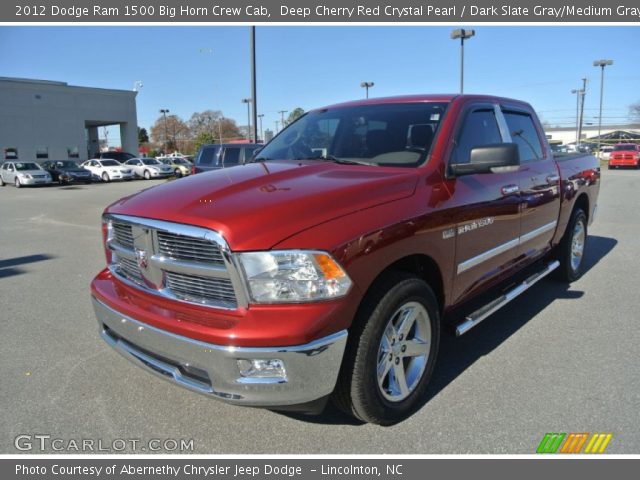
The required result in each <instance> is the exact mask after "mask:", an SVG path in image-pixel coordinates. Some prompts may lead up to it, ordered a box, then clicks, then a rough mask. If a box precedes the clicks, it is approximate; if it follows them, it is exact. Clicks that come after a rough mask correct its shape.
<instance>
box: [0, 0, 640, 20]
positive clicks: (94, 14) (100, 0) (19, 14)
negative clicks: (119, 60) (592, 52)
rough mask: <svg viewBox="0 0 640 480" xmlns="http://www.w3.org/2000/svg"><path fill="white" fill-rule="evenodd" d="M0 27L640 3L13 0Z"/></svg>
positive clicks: (475, 16)
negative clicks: (25, 24)
mask: <svg viewBox="0 0 640 480" xmlns="http://www.w3.org/2000/svg"><path fill="white" fill-rule="evenodd" d="M0 22H24V23H40V22H64V23H86V22H92V23H109V22H118V23H119V22H131V23H145V22H163V23H178V22H180V23H182V22H210V23H251V24H268V23H280V22H292V23H303V22H304V23H307V22H314V23H334V22H344V23H352V22H374V23H378V22H379V23H382V22H404V23H408V22H422V23H424V22H434V23H445V22H448V23H484V22H510V23H513V22H536V23H543V22H544V23H570V22H581V23H602V22H618V23H640V1H638V0H617V1H615V2H604V1H601V2H600V3H598V2H597V1H595V0H566V1H565V0H553V1H550V0H471V1H453V2H452V1H450V0H425V1H419V0H400V1H397V0H305V1H301V0H276V1H274V0H223V1H215V0H214V1H211V0H88V1H87V0H14V1H13V2H2V3H0Z"/></svg>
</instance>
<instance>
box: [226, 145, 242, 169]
mask: <svg viewBox="0 0 640 480" xmlns="http://www.w3.org/2000/svg"><path fill="white" fill-rule="evenodd" d="M239 162H240V149H239V148H227V149H225V151H224V166H225V167H231V166H233V165H237V164H238V163H239Z"/></svg>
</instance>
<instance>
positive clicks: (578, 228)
mask: <svg viewBox="0 0 640 480" xmlns="http://www.w3.org/2000/svg"><path fill="white" fill-rule="evenodd" d="M585 236H586V235H585V228H584V223H583V222H581V221H578V222H576V224H575V226H574V227H573V235H572V237H571V268H572V269H573V270H578V268H580V263H582V255H583V253H584V241H585Z"/></svg>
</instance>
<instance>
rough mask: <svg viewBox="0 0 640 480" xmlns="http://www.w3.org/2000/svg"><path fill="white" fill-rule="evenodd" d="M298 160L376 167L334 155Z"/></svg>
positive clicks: (368, 163)
mask: <svg viewBox="0 0 640 480" xmlns="http://www.w3.org/2000/svg"><path fill="white" fill-rule="evenodd" d="M296 160H326V161H329V162H334V163H339V164H341V165H369V166H370V165H374V164H373V163H370V162H363V161H359V160H346V159H344V158H338V157H334V156H333V155H316V156H315V157H304V158H296Z"/></svg>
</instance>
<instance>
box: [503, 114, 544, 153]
mask: <svg viewBox="0 0 640 480" xmlns="http://www.w3.org/2000/svg"><path fill="white" fill-rule="evenodd" d="M504 119H505V120H506V122H507V126H508V127H509V133H510V134H511V141H512V142H513V143H515V144H516V145H517V146H518V151H519V152H520V161H521V162H534V161H536V160H541V159H542V145H541V144H540V138H539V137H538V131H537V130H536V127H535V125H534V123H533V119H532V118H531V115H529V114H526V113H520V112H504Z"/></svg>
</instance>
